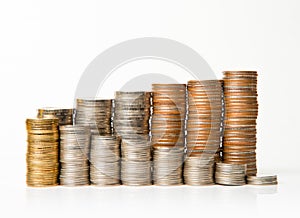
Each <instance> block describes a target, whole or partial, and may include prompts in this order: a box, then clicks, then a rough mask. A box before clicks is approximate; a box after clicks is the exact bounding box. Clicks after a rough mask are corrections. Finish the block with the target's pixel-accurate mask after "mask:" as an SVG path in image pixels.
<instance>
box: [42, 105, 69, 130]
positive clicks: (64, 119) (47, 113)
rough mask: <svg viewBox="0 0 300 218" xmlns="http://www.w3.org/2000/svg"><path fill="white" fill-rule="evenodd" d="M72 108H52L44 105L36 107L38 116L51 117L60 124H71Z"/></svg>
mask: <svg viewBox="0 0 300 218" xmlns="http://www.w3.org/2000/svg"><path fill="white" fill-rule="evenodd" d="M73 112H74V109H73V108H52V107H45V108H39V109H38V114H37V117H38V118H52V119H55V118H57V119H58V123H59V125H60V126H62V125H72V124H73Z"/></svg>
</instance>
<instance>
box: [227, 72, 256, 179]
mask: <svg viewBox="0 0 300 218" xmlns="http://www.w3.org/2000/svg"><path fill="white" fill-rule="evenodd" d="M224 96H225V120H224V125H225V129H224V137H223V161H224V162H225V163H233V164H246V165H247V175H256V172H257V169H256V153H255V150H256V119H257V115H258V103H257V72H255V71H225V72H224Z"/></svg>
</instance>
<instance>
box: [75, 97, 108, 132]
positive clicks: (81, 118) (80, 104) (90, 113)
mask: <svg viewBox="0 0 300 218" xmlns="http://www.w3.org/2000/svg"><path fill="white" fill-rule="evenodd" d="M75 123H76V124H79V125H85V126H89V128H90V129H91V130H92V131H98V134H100V135H110V134H111V133H112V128H111V126H112V124H111V123H112V100H111V99H88V98H87V99H77V105H76V116H75Z"/></svg>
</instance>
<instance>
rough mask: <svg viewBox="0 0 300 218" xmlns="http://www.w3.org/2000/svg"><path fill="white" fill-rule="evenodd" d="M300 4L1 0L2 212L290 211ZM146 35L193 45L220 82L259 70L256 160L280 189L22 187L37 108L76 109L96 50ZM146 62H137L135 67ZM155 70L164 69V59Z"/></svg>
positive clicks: (275, 0)
mask: <svg viewBox="0 0 300 218" xmlns="http://www.w3.org/2000/svg"><path fill="white" fill-rule="evenodd" d="M299 10H300V2H299V1H298V0H282V1H279V0H251V1H250V0H249V1H244V0H226V1H223V0H209V1H208V0H207V1H202V0H201V1H200V0H197V1H196V0H195V1H189V0H186V1H176V0H152V1H141V0H136V1H133V0H126V1H124V0H120V1H114V0H110V1H96V0H95V1H71V0H69V1H62V0H60V1H56V0H53V1H38V0H36V1H34V0H32V1H29V0H26V1H24V0H19V1H17V0H11V1H4V0H2V1H1V2H0V72H1V77H2V78H1V80H0V89H1V92H0V93H1V114H0V116H1V151H0V166H1V168H0V169H1V174H0V184H1V185H2V186H1V189H0V190H1V193H0V196H1V198H0V200H1V201H2V202H1V203H2V204H1V210H0V214H1V213H4V214H5V213H11V215H14V214H15V213H16V214H17V213H23V215H24V214H26V215H30V214H31V215H33V216H39V215H40V214H43V215H45V213H46V215H49V216H50V215H53V214H55V215H56V213H58V214H66V215H67V214H77V215H81V214H87V215H88V216H92V215H93V214H95V216H96V215H97V216H100V215H101V216H102V215H104V214H106V213H109V212H110V213H113V214H114V215H118V214H120V215H122V214H124V213H125V212H126V211H127V212H128V211H129V210H131V211H135V212H134V214H133V215H139V212H141V213H142V212H143V213H146V215H147V216H150V215H152V214H154V213H156V212H159V213H160V214H168V213H171V214H173V213H174V214H173V215H174V216H183V215H186V216H188V215H192V213H195V214H197V213H198V215H199V216H200V215H202V213H203V212H204V213H209V212H210V211H214V213H215V214H219V215H220V214H221V213H223V212H224V214H225V215H228V216H231V215H232V216H236V215H238V213H237V210H236V209H235V208H236V207H238V206H240V208H241V211H244V212H243V214H245V213H247V214H248V215H249V216H251V215H257V216H260V215H264V214H267V213H269V212H270V211H269V209H270V210H273V213H274V214H277V215H278V214H282V215H284V214H287V213H291V212H293V210H294V209H296V208H295V202H294V201H296V199H297V198H296V194H297V193H298V194H299V190H293V188H294V187H297V186H296V185H297V180H295V179H296V178H298V179H299V173H300V162H299V160H298V159H299V158H298V155H299V151H300V139H299V137H298V134H299V130H300V128H299V126H298V125H299V121H300V120H299V119H300V118H299V115H298V114H297V113H298V112H299V111H300V104H299V96H298V94H299V91H298V89H299V84H298V83H299V72H300V71H299V68H300V67H299V51H300V40H299V39H300V13H299ZM146 36H155V37H166V38H170V39H174V40H177V41H179V42H181V43H184V44H186V45H188V46H190V47H192V48H193V49H195V50H196V51H197V52H198V53H199V54H200V55H201V56H202V57H203V58H205V59H206V61H207V62H208V63H209V64H210V66H211V67H212V68H213V70H214V71H215V73H216V75H217V77H218V78H222V71H224V70H257V71H258V72H259V84H258V85H259V90H258V91H259V109H260V110H259V118H258V144H257V147H258V148H257V153H258V167H259V171H260V172H262V173H274V174H278V176H279V182H281V183H280V184H279V186H278V188H277V189H276V188H275V190H274V188H273V189H270V190H269V189H268V188H262V189H261V190H260V189H255V190H254V189H252V188H249V187H240V188H231V187H208V188H202V187H201V188H189V187H178V188H157V187H148V188H141V189H139V188H137V189H136V188H124V187H119V188H115V189H93V188H90V187H89V188H85V189H67V190H65V189H62V188H55V189H43V190H35V189H34V190H32V189H28V188H26V186H25V174H26V163H25V153H26V131H25V119H26V118H27V117H31V116H34V115H35V114H36V108H38V107H42V106H66V107H72V105H73V97H74V92H75V89H76V85H77V82H78V80H79V78H80V76H81V74H82V72H83V71H84V69H85V67H86V66H87V65H88V64H89V63H90V61H91V60H93V58H95V57H96V55H98V54H99V53H101V52H102V51H104V50H105V49H107V48H109V47H110V46H113V45H115V44H116V43H119V42H122V41H125V40H129V39H133V38H138V37H146ZM134 66H135V65H132V66H131V67H130V69H131V70H134V69H135V67H134ZM141 69H143V68H142V66H141V64H140V65H136V69H135V70H137V71H140V70H141ZM153 69H156V70H158V71H159V64H158V65H157V66H156V67H155V66H153ZM166 69H173V68H172V67H171V66H169V67H166V68H164V70H166ZM179 71H180V70H178V72H179ZM178 72H177V73H178ZM120 75H124V74H120ZM122 78H123V79H124V76H123V77H122V76H120V78H119V79H122ZM125 78H126V76H125ZM117 88H118V87H114V86H112V89H113V90H114V89H117ZM298 181H299V180H298ZM261 193H262V194H261ZM266 193H274V194H270V195H268V194H266ZM242 199H244V200H245V199H246V201H245V202H244V201H243V200H242ZM293 202H294V203H293ZM121 203H123V205H122V204H121ZM151 205H152V206H151ZM205 205H206V206H205ZM279 205H280V207H279ZM2 206H3V208H2ZM248 206H249V207H248ZM282 207H283V208H282ZM38 208H39V210H37V209H38ZM218 208H219V209H218ZM2 209H3V210H2ZM216 209H217V210H216ZM43 210H44V211H43ZM90 210H94V212H90ZM197 210H198V212H197ZM249 210H250V211H253V213H252V212H251V214H250V213H248V211H249ZM34 211H35V212H34ZM42 211H43V212H42ZM48 211H49V212H48ZM58 211H60V212H58ZM172 211H173V212H172ZM238 211H240V210H238ZM208 215H209V214H208ZM1 217H3V216H1Z"/></svg>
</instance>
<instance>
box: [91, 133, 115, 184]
mask: <svg viewBox="0 0 300 218" xmlns="http://www.w3.org/2000/svg"><path fill="white" fill-rule="evenodd" d="M90 180H91V183H92V184H93V185H97V186H108V185H119V184H120V138H119V137H116V136H114V135H111V136H100V135H92V136H91V152H90Z"/></svg>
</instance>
